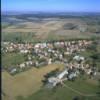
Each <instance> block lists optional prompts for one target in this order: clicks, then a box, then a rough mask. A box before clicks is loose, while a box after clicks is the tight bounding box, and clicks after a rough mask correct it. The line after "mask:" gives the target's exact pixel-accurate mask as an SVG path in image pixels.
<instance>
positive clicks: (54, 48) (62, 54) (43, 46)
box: [1, 40, 92, 73]
mask: <svg viewBox="0 0 100 100" xmlns="http://www.w3.org/2000/svg"><path fill="white" fill-rule="evenodd" d="M91 44H92V41H91V40H75V41H57V42H43V43H36V44H33V43H11V42H3V43H2V48H1V49H2V51H3V52H4V53H8V52H10V53H12V52H15V53H16V52H18V53H22V54H26V55H27V58H28V60H27V61H25V62H22V63H21V64H18V65H15V67H12V68H11V67H9V68H11V69H10V70H9V72H10V73H16V72H18V71H19V70H24V69H27V68H30V67H32V66H35V67H40V66H45V65H48V64H52V63H58V62H62V63H66V62H67V61H68V56H71V55H72V54H74V55H76V54H77V53H78V52H80V51H85V50H86V48H87V47H88V46H89V45H91ZM30 55H31V56H30ZM73 59H80V58H79V57H78V56H75V57H74V58H73ZM81 59H82V60H83V59H84V58H82V57H81Z"/></svg>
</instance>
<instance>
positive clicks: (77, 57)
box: [73, 55, 85, 61]
mask: <svg viewBox="0 0 100 100" xmlns="http://www.w3.org/2000/svg"><path fill="white" fill-rule="evenodd" d="M73 59H74V60H76V61H80V60H81V61H84V60H85V58H84V57H82V56H78V55H76V56H74V57H73Z"/></svg>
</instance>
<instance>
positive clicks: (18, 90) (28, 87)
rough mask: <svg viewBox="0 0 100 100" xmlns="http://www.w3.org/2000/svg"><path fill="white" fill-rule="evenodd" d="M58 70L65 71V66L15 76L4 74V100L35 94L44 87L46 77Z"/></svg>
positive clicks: (31, 70) (51, 66)
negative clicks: (43, 81)
mask: <svg viewBox="0 0 100 100" xmlns="http://www.w3.org/2000/svg"><path fill="white" fill-rule="evenodd" d="M56 68H60V70H61V69H63V65H56V64H53V65H48V66H46V67H42V68H40V69H36V68H32V69H30V70H28V71H26V72H22V73H20V74H17V75H15V76H11V75H9V74H8V73H7V72H2V92H3V93H4V94H5V95H3V100H15V97H16V96H19V95H20V96H24V97H26V96H28V95H30V94H32V93H35V92H36V91H38V90H39V89H40V87H41V86H42V84H43V83H42V80H43V79H44V75H45V74H47V73H48V72H50V71H52V70H55V69H56Z"/></svg>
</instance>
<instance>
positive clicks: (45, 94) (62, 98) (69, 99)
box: [17, 78, 100, 100]
mask: <svg viewBox="0 0 100 100" xmlns="http://www.w3.org/2000/svg"><path fill="white" fill-rule="evenodd" d="M65 85H67V86H69V87H71V88H73V89H75V90H77V91H79V92H80V93H83V94H84V95H94V94H96V92H98V91H99V92H100V88H98V85H97V83H95V84H94V83H92V82H89V81H87V80H83V79H80V78H79V79H77V80H76V81H74V82H71V81H66V82H65ZM76 96H78V98H79V99H78V100H100V96H98V95H96V96H82V95H80V94H78V93H75V92H74V91H72V90H70V89H69V88H66V87H65V86H59V87H56V88H53V89H47V88H45V87H43V88H42V89H41V90H39V91H38V92H37V93H35V94H33V95H30V96H28V97H27V98H23V97H21V96H19V97H18V98H17V100H74V99H73V98H74V97H76Z"/></svg>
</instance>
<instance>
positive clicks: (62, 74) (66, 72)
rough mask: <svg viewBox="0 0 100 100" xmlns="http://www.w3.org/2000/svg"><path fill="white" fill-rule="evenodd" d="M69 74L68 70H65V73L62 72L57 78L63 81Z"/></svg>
mask: <svg viewBox="0 0 100 100" xmlns="http://www.w3.org/2000/svg"><path fill="white" fill-rule="evenodd" d="M67 74H68V71H67V69H65V70H64V71H63V72H61V73H60V74H59V75H58V76H57V78H58V79H62V78H63V77H64V76H65V75H67Z"/></svg>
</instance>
